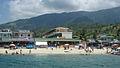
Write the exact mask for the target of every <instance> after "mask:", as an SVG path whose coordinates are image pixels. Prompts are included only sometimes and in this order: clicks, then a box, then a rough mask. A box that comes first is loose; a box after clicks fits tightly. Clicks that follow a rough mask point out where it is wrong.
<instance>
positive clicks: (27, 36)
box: [0, 29, 34, 46]
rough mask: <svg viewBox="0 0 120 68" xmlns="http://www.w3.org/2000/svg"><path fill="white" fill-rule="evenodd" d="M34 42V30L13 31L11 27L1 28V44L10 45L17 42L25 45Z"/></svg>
mask: <svg viewBox="0 0 120 68" xmlns="http://www.w3.org/2000/svg"><path fill="white" fill-rule="evenodd" d="M31 42H32V43H33V42H34V38H33V32H30V31H29V30H19V31H11V30H10V29H2V30H0V46H4V45H9V44H11V43H14V44H16V45H17V43H19V44H21V45H24V44H28V43H31Z"/></svg>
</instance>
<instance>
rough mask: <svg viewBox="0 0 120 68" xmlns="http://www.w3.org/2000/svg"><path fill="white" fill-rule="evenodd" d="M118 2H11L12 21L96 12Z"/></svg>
mask: <svg viewBox="0 0 120 68" xmlns="http://www.w3.org/2000/svg"><path fill="white" fill-rule="evenodd" d="M119 4H120V1H119V0H12V1H10V12H11V16H12V17H11V18H12V19H14V20H15V19H22V18H30V17H33V16H38V15H41V14H46V13H60V12H71V11H80V10H83V11H96V10H100V9H106V8H112V7H117V6H119Z"/></svg>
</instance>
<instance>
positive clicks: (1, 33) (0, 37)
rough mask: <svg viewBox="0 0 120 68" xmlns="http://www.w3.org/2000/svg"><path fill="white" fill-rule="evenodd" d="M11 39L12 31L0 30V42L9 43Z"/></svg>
mask: <svg viewBox="0 0 120 68" xmlns="http://www.w3.org/2000/svg"><path fill="white" fill-rule="evenodd" d="M11 38H12V31H11V30H10V29H3V30H0V41H9V40H10V39H11Z"/></svg>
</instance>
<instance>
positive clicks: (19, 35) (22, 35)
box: [13, 30, 33, 39]
mask: <svg viewBox="0 0 120 68" xmlns="http://www.w3.org/2000/svg"><path fill="white" fill-rule="evenodd" d="M13 37H14V38H23V39H25V38H26V39H30V38H33V32H30V31H29V30H19V31H15V32H13Z"/></svg>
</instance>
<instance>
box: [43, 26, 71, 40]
mask: <svg viewBox="0 0 120 68" xmlns="http://www.w3.org/2000/svg"><path fill="white" fill-rule="evenodd" d="M43 38H69V39H71V38H72V31H71V30H70V29H69V28H63V27H58V28H54V29H52V30H50V31H47V32H45V33H43Z"/></svg>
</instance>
